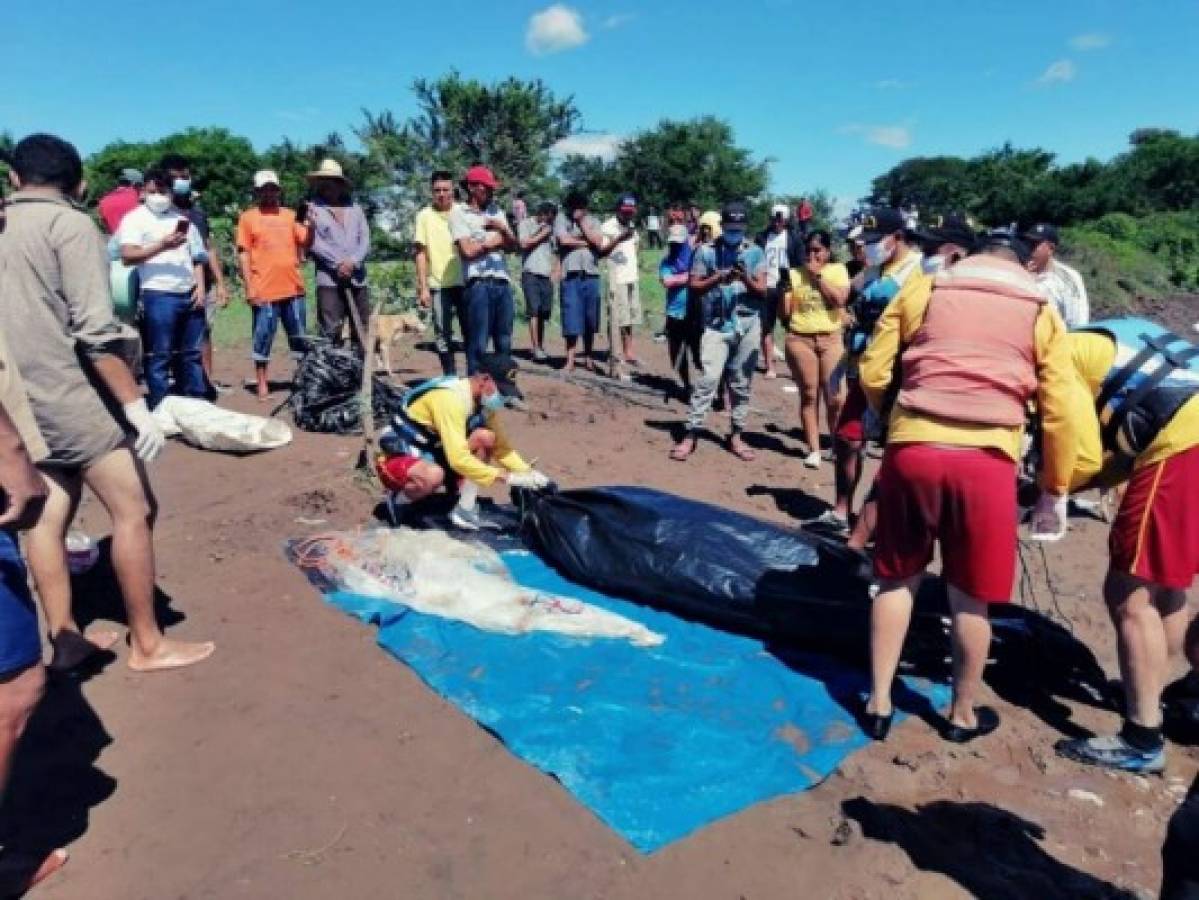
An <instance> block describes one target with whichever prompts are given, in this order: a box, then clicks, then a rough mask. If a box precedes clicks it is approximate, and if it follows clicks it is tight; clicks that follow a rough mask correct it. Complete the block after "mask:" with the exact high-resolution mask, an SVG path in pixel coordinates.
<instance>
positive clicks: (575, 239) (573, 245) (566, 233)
mask: <svg viewBox="0 0 1199 900" xmlns="http://www.w3.org/2000/svg"><path fill="white" fill-rule="evenodd" d="M554 240H555V241H557V242H558V246H559V247H564V248H566V249H567V250H578V249H579V248H580V247H589V246H591V245H590V244H588V243H587V239H586V238H583V237H580V236H579V235H575V234H571V233H570V225H569V223H567V222H566V221H565V219H564V218H563V219H560V220H559V221H557V222H555V223H554Z"/></svg>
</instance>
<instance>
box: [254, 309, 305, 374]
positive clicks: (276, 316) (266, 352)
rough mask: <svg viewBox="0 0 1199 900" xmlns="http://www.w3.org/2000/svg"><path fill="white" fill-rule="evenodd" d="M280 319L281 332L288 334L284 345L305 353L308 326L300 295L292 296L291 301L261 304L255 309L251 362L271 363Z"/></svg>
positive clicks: (294, 350) (293, 350) (294, 351)
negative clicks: (272, 349)
mask: <svg viewBox="0 0 1199 900" xmlns="http://www.w3.org/2000/svg"><path fill="white" fill-rule="evenodd" d="M280 319H282V320H283V330H284V332H286V333H287V346H289V347H290V348H291V350H292V352H293V353H304V352H305V351H306V350H307V349H308V337H307V333H308V325H307V323H306V320H305V315H304V297H303V295H301V296H299V297H292V298H291V299H290V300H276V301H275V302H274V303H263V304H261V305H260V306H255V307H254V347H253V350H252V351H251V353H250V357H251V359H253V360H254V362H256V363H265V362H270V359H271V345H272V344H273V343H275V333H276V332H277V331H278V330H279V321H280Z"/></svg>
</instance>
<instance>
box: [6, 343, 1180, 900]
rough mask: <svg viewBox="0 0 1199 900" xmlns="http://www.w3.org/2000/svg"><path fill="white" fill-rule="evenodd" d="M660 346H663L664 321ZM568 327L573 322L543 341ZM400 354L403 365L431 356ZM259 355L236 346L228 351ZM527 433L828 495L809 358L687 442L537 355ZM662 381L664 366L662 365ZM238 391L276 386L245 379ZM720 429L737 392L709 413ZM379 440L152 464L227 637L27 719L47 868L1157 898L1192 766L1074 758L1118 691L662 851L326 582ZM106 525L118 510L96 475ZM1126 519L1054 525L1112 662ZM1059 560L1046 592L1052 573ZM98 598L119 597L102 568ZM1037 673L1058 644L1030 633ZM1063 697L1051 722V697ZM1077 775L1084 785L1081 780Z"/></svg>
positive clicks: (660, 464) (645, 348)
mask: <svg viewBox="0 0 1199 900" xmlns="http://www.w3.org/2000/svg"><path fill="white" fill-rule="evenodd" d="M641 347H642V354H643V356H644V357H645V358H646V359H647V360H649V361H650V362H651V364H652V365H650V366H648V367H647V368H648V369H651V370H654V371H661V370H662V369H663V368H664V365H663V363H664V357H665V350H664V348H663V347H661V346H655V345H652V344H650V343H649V342H648V341H647V340H646V341H643V343H642V345H641ZM551 349H552V350H555V351H556V350H559V349H560V348H559V347H558V346H557V345H551ZM432 363H433V357H432V355H431V354H429V353H418V354H414V355H411V356H409V357H408V358H407V360H406V362H405V365H407V366H408V369H407V370H406V371H404V372H401V373H400V374H399V375H398V376H397V377H400V378H412V377H415V376H416V375H418V374H426V373H430V372H431V364H432ZM218 366H219V373H218V374H221V375H223V377H225V378H227V379H230V380H234V379H236V380H237V381H239V382H240V377H241V375H242V373H243V370H244V369H245V368H246V367H247V366H248V364H247V363H246V362H245V360H244V356H243V354H241V353H223V354H221V355H220V356H219V357H218ZM527 368H528V369H529V370H530V374H529V375H527V376H526V377H525V378H524V384H525V387H526V392H527V394H528V395H529V406H530V411H529V412H527V413H510V414H508V419H509V421H510V428H511V431H512V432H513V435H514V437H515V438H516V441H517V443H518V445H519V446H520V447H521V448H522V449H523V450H525V451H526V453H527V455H528V456H530V457H537V458H539V460H540V465H541V466H542V467H543V468H544V469H545V470H546V471H547V472H549V473H551V475H552V476H553V477H555V478H556V479H558V480H559V481H560V482H561V483H562V484H563V485H564V486H578V485H587V484H648V485H653V486H655V487H658V488H661V489H665V490H670V491H675V492H678V493H681V494H686V495H689V496H693V497H697V498H700V499H703V500H707V501H711V502H715V503H719V504H722V505H726V506H729V507H734V508H737V509H740V510H742V511H745V512H748V513H752V514H755V515H758V516H762V517H764V518H767V519H770V520H773V521H777V522H781V523H792V524H794V523H795V522H796V520H797V518H801V517H807V516H810V515H814V514H816V513H818V512H819V511H820V510H821V509H823V508H824V507H825V502H826V501H827V500H828V499H829V498H831V495H832V485H831V480H832V474H831V468H830V467H829V466H828V465H825V466H824V467H823V468H822V469H821V470H819V471H818V472H815V473H813V472H810V471H808V470H806V469H804V468H802V466H801V465H800V462H799V447H800V444H799V441H798V438H797V433H796V432H795V431H794V426H795V425H796V415H795V403H796V396H795V394H794V393H788V392H787V390H786V389H787V388H788V387H789V386H791V382H790V380H789V379H787V378H780V379H778V380H776V381H765V380H761V379H759V380H757V381H756V382H755V400H754V403H755V406H756V407H757V408H759V409H760V410H761V412H760V413H758V414H757V415H755V416H754V417H753V419H752V420H751V422H752V427H753V429H754V443H755V444H756V446H757V447H758V449H759V451H760V452H759V456H758V460H757V461H756V462H754V463H750V464H746V463H742V462H739V461H737V460H736V459H735V458H734V457H732V456H731V455H729V454H728V453H726V452H725V450H724V449H723V448H722V447H721V446H720V445H719V444H717V443H715V442H712V441H709V442H705V443H702V444H701V446H700V449H699V451H698V453H697V454H696V455H695V456H694V457H693V458H692V459H691V461H689V462H688V463H686V464H679V463H676V462H671V461H669V460H668V459H667V451H668V450H669V448H670V446H671V429H672V427H673V426H675V425H676V423H678V422H679V421H680V418H681V416H682V413H683V408H682V406H681V405H680V404H678V403H677V402H671V403H665V402H663V400H662V399H661V396H660V395H655V394H652V393H651V394H634V395H632V397H631V399H632V400H634V401H636V402H635V403H630V402H626V401H625V400H622V399H621V398H619V397H616V396H611V395H609V394H605V393H603V392H600V391H598V390H596V389H594V388H585V387H581V386H578V385H576V384H568V383H566V382H564V381H561V380H558V379H555V378H551V377H544V376H542V375H536V374H533V372H547V371H550V370H547V369H545V368H544V367H540V366H534V365H532V364H529V365H528V366H527ZM641 381H642V383H643V384H648V385H650V386H655V385H658V384H660V382H661V379H660V378H659V377H658V376H653V375H649V374H647V375H645V376H643V377H642V379H641ZM227 403H228V405H230V406H232V407H234V408H238V409H243V410H249V411H254V410H257V409H258V407H257V405H256V403H255V401H254V400H253V399H252V398H251V397H250V396H249V395H248V394H244V393H240V392H239V393H238V394H237V395H236V396H232V397H230V398H228V400H227ZM710 424H711V426H713V429H714V430H716V431H718V432H719V431H721V430H723V429H724V428H725V427H726V424H727V417H726V416H724V415H722V414H713V416H712V417H711V419H710ZM357 448H358V441H357V439H353V438H338V437H330V436H324V435H311V434H305V433H297V434H296V439H295V442H294V443H293V444H292V445H291V446H290V447H288V448H285V449H282V450H277V451H272V452H269V453H266V454H263V455H260V456H256V457H251V458H243V459H235V458H231V457H226V456H221V455H218V454H211V453H203V452H200V451H197V450H193V449H190V448H188V447H185V446H182V445H178V444H172V446H171V447H170V448H169V449H168V451H167V453H166V454H165V455H164V457H163V459H162V460H161V461H159V462H158V463H157V464H156V465H155V467H154V470H153V480H154V484H155V487H156V489H157V491H158V495H159V498H160V500H161V507H162V514H161V520H160V523H159V527H158V532H157V535H158V537H157V548H158V572H159V584H160V586H161V590H162V598H161V599H162V601H163V610H164V616H165V621H167V622H168V623H170V624H171V628H170V630H171V633H172V634H176V635H179V636H181V637H192V638H212V639H215V640H216V642H217V653H216V655H215V657H214V658H213V659H212V660H211V661H210V662H208V663H206V664H204V665H202V666H200V667H197V668H195V669H193V670H188V671H183V672H177V673H170V674H160V675H152V676H138V675H134V674H132V673H130V672H129V671H128V669H127V668H126V667H125V659H124V657H125V655H126V654H125V651H124V649H122V651H121V652H120V653H119V654H118V658H117V659H116V660H115V661H114V662H113V663H112V664H111V665H109V666H108V667H107V668H106V669H105V670H104V671H103V672H101V673H100V674H99V675H98V676H97V677H95V678H93V679H91V680H90V681H88V682H87V683H85V684H83V685H82V686H81V687H80V686H74V685H58V686H56V687H54V688H53V689H52V690H51V692H50V693H49V694H48V696H47V698H46V700H45V701H44V703H43V705H42V707H41V708H40V710H39V712H38V713H37V715H36V717H35V720H34V722H33V724H32V726H31V729H30V733H29V739H28V740H27V742H26V744H25V745H24V747H23V751H22V754H21V758H20V761H19V765H18V770H17V773H16V778H15V786H14V789H13V791H12V792H11V795H10V798H9V802H8V805H7V807H6V810H5V818H4V825H5V826H6V828H7V829H9V830H10V832H11V830H12V829H15V828H19V829H20V830H21V831H22V832H23V834H24V837H25V838H26V839H27V840H41V841H46V842H51V841H55V842H65V843H69V844H70V846H71V850H72V854H73V857H72V860H71V862H70V864H69V865H68V866H67V868H66V869H65V870H63V872H62V873H61V874H60V875H58V876H56V878H55V879H54V880H53V882H52V883H50V884H48V885H47V886H46V887H45V888H43V889H41V890H40V891H38V892H36V896H38V897H43V898H46V900H106V898H126V900H138V898H154V900H164V898H189V900H191V898H196V900H198V898H222V900H233V898H261V897H268V896H269V897H287V898H295V900H304V898H330V897H337V898H376V897H406V898H508V897H511V898H543V897H544V898H658V897H689V898H691V897H693V898H728V900H738V898H752V900H758V898H782V897H830V898H887V900H900V898H917V897H919V898H940V897H960V896H970V895H976V896H980V897H988V898H1006V897H1013V898H1014V897H1038V898H1051V897H1107V896H1113V897H1125V896H1138V897H1141V896H1150V895H1151V894H1152V893H1155V889H1156V885H1157V883H1158V879H1159V867H1160V864H1159V848H1160V845H1161V842H1162V837H1163V833H1164V829H1165V824H1166V821H1167V819H1168V817H1169V816H1170V814H1171V813H1172V811H1173V810H1174V808H1175V807H1176V805H1177V803H1178V801H1179V799H1180V798H1181V797H1182V796H1183V795H1184V794H1185V792H1186V789H1187V787H1188V786H1189V785H1190V783H1191V781H1192V778H1193V777H1194V776H1195V774H1196V769H1197V763H1196V756H1195V752H1194V751H1193V750H1191V749H1188V748H1184V747H1175V746H1171V748H1170V762H1169V770H1168V773H1167V776H1166V777H1164V778H1149V779H1145V778H1137V777H1129V776H1116V775H1111V774H1105V773H1103V772H1098V771H1094V770H1087V769H1084V768H1081V767H1079V766H1076V765H1074V764H1072V763H1068V762H1065V761H1063V760H1059V759H1058V758H1056V757H1055V756H1054V753H1053V750H1052V745H1053V742H1054V741H1055V740H1057V739H1058V738H1060V737H1062V736H1063V735H1074V734H1077V733H1080V731H1079V729H1092V730H1110V729H1112V728H1113V727H1115V726H1116V724H1117V719H1116V716H1115V714H1114V713H1111V712H1107V711H1102V710H1097V709H1094V708H1090V707H1087V706H1082V705H1077V704H1073V703H1066V704H1065V705H1062V706H1052V707H1051V708H1050V709H1049V710H1048V711H1047V710H1046V709H1043V708H1042V709H1039V714H1037V713H1034V712H1032V711H1030V710H1029V709H1026V708H1022V707H1020V706H1015V705H1012V704H1010V703H1007V702H1004V701H1002V700H998V699H997V700H996V701H995V705H996V706H997V708H998V709H999V711H1000V713H1001V715H1002V716H1003V725H1002V727H1001V730H1000V731H999V732H998V733H997V734H996V735H995V736H993V737H990V738H988V739H985V740H983V741H980V742H978V743H977V744H976V745H971V746H969V747H964V748H963V747H954V746H951V745H948V744H946V743H944V742H942V741H941V740H940V739H939V738H938V737H937V735H936V734H935V733H934V732H933V730H932V729H931V728H930V726H929V725H928V724H926V723H925V722H922V721H920V720H918V719H915V718H912V719H909V720H908V721H906V722H905V723H904V724H903V725H902V726H899V727H898V728H897V729H896V731H895V732H894V733H893V735H892V737H891V739H890V740H889V741H887V742H886V743H885V744H881V745H874V746H871V747H869V748H867V749H865V750H863V751H861V752H859V753H857V754H855V755H854V756H852V757H850V758H849V759H847V760H846V762H845V764H844V765H843V766H842V768H841V769H840V771H839V772H837V773H836V774H834V775H833V776H832V777H831V778H829V779H828V780H827V781H826V782H825V783H824V784H822V785H820V786H819V787H817V788H815V789H813V790H811V791H808V792H806V793H801V794H794V795H790V796H784V797H779V798H777V799H775V800H773V801H771V802H767V803H763V804H760V805H758V806H755V807H753V808H750V809H747V810H744V811H743V812H741V813H740V814H738V815H735V816H732V817H729V818H727V819H725V820H722V821H719V822H717V823H715V824H713V825H711V826H710V827H708V828H705V829H703V830H701V831H700V832H698V833H696V834H694V835H692V836H691V837H689V838H687V839H685V840H682V841H679V842H677V843H675V844H673V845H670V846H668V847H666V848H665V849H663V850H661V851H659V852H658V853H656V854H654V855H652V856H641V855H639V854H637V853H636V852H635V851H633V850H632V849H631V848H630V847H629V846H627V845H626V844H625V843H624V842H623V841H622V840H621V839H620V838H619V837H618V836H617V835H616V834H614V833H613V832H611V831H609V830H608V829H607V828H606V827H605V826H604V825H602V824H601V823H600V822H599V821H598V820H597V819H595V818H593V817H592V815H591V814H590V813H589V812H588V811H587V810H586V809H585V808H584V807H583V806H582V805H580V804H578V803H576V802H575V801H574V800H573V799H572V797H571V796H570V795H569V794H568V793H567V792H566V791H565V790H564V789H563V788H562V787H561V786H560V785H559V784H558V783H557V782H555V781H554V780H552V779H550V778H547V777H546V776H544V775H542V774H540V773H539V772H537V771H535V770H534V769H533V768H531V767H530V766H527V765H525V764H524V763H522V762H521V761H520V760H519V759H517V758H516V757H515V756H513V755H512V754H510V753H509V752H508V751H507V750H506V749H505V748H504V747H503V745H502V744H500V743H499V742H498V741H497V740H496V739H495V738H494V737H493V736H492V735H491V734H489V733H487V732H486V731H484V730H483V729H481V728H479V727H478V726H476V725H475V724H474V723H473V722H472V721H471V720H469V719H468V718H467V717H466V716H465V715H463V714H462V713H461V712H459V711H458V710H457V709H456V708H454V707H453V706H451V705H449V704H447V703H446V702H445V701H443V700H441V699H440V698H439V697H437V696H436V695H435V694H434V693H433V692H432V691H430V690H429V689H427V688H426V687H424V686H423V685H422V684H421V683H420V681H419V680H418V679H417V678H416V676H415V675H414V674H413V673H412V672H411V671H409V670H408V669H407V668H405V667H404V666H403V665H401V664H399V663H398V662H396V661H395V660H393V659H392V658H391V657H389V656H388V655H386V654H385V653H384V652H383V651H382V650H381V649H379V648H378V647H377V646H376V645H375V632H374V630H373V629H371V628H368V627H366V626H364V625H361V624H359V623H358V622H356V621H353V620H351V619H350V618H349V617H347V616H345V615H344V614H342V613H340V612H338V611H337V610H334V609H332V608H331V607H329V606H326V605H325V604H324V603H322V602H321V600H320V598H319V597H318V596H317V594H316V592H315V591H314V590H313V589H312V588H311V587H310V586H309V585H308V584H307V582H306V581H305V579H304V578H303V577H302V575H301V574H300V573H299V572H298V571H297V570H295V569H294V568H292V567H291V566H290V565H289V564H288V563H287V561H286V560H285V559H284V557H283V553H282V543H283V541H284V540H285V539H287V538H289V537H295V536H303V535H305V534H309V533H312V532H313V531H314V530H317V529H325V528H329V527H353V526H356V525H359V524H361V523H363V522H365V521H367V519H368V517H369V516H370V515H371V511H372V508H373V506H374V503H375V498H373V497H372V496H370V495H369V494H367V493H364V492H363V491H362V490H361V489H360V488H359V487H357V486H356V485H355V484H354V482H353V479H352V477H351V464H352V459H353V457H354V456H355V454H356V452H357ZM82 522H83V524H84V526H85V527H86V528H87V530H89V532H90V533H92V534H93V535H96V536H100V535H103V534H105V533H106V529H107V523H106V521H105V519H104V516H103V515H102V513H101V511H100V510H99V509H98V507H97V505H96V504H94V503H92V504H89V505H87V506H86V507H85V509H84V511H83V516H82ZM1105 531H1106V529H1105V526H1103V525H1102V523H1099V522H1096V521H1090V520H1087V519H1075V520H1074V522H1073V526H1072V530H1071V534H1070V535H1069V539H1068V540H1067V541H1065V542H1063V543H1061V544H1058V545H1055V546H1053V547H1052V548H1051V549H1050V550H1049V552H1048V557H1047V558H1048V560H1049V565H1050V568H1051V571H1052V580H1053V584H1054V589H1055V591H1056V593H1057V595H1058V601H1059V604H1060V609H1061V611H1062V613H1064V615H1065V616H1066V617H1067V618H1068V619H1069V621H1070V624H1071V626H1072V627H1073V628H1074V630H1075V633H1076V634H1077V636H1078V637H1079V638H1081V639H1082V640H1084V641H1086V642H1087V643H1088V644H1090V645H1091V646H1092V647H1093V648H1094V649H1095V651H1096V653H1097V654H1098V656H1099V658H1100V660H1101V661H1102V662H1103V664H1104V666H1105V667H1106V668H1107V669H1108V671H1109V672H1111V673H1112V674H1114V673H1115V665H1114V653H1113V647H1114V641H1113V635H1112V631H1111V627H1110V625H1109V624H1108V622H1107V619H1106V615H1105V612H1104V610H1103V607H1102V603H1101V600H1100V597H1099V586H1100V581H1101V578H1102V573H1103V569H1104V565H1105V552H1104V547H1105V544H1104V540H1105ZM1038 566H1039V563H1037V564H1034V566H1033V571H1034V573H1037V574H1038V579H1039V580H1038V583H1037V586H1036V587H1037V595H1038V602H1040V603H1042V604H1045V605H1047V604H1048V598H1049V597H1050V592H1049V590H1048V587H1047V586H1046V584H1045V583H1044V580H1043V577H1042V576H1041V575H1040V573H1041V569H1040V568H1039V567H1038ZM80 587H81V591H80V593H81V594H85V595H86V596H87V597H88V598H89V603H88V608H87V609H86V610H84V611H83V612H84V613H85V614H84V620H85V621H89V620H92V619H94V618H96V617H99V618H105V619H118V618H119V612H118V611H117V610H115V609H114V607H113V602H112V598H113V588H112V585H111V582H110V581H109V580H108V578H107V576H106V574H105V573H104V572H103V571H97V572H94V573H92V574H91V575H89V576H88V577H87V578H86V579H85V580H84V582H83V583H82V584H81V586H80ZM1028 666H1029V670H1030V673H1032V674H1033V676H1034V677H1035V673H1036V671H1037V666H1038V662H1037V660H1035V659H1030V660H1028ZM1051 723H1054V724H1051ZM1072 792H1073V793H1072Z"/></svg>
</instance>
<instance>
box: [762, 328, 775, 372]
mask: <svg viewBox="0 0 1199 900" xmlns="http://www.w3.org/2000/svg"><path fill="white" fill-rule="evenodd" d="M762 359H763V360H765V361H766V374H767V375H769V374H771V373H772V372H773V371H774V332H772V331H767V332H766V333H764V334H763V335H762Z"/></svg>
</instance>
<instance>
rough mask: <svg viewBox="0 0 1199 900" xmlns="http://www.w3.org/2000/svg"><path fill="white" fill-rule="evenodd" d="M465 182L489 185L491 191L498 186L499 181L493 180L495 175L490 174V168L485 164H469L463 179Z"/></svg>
mask: <svg viewBox="0 0 1199 900" xmlns="http://www.w3.org/2000/svg"><path fill="white" fill-rule="evenodd" d="M463 181H465V182H466V183H467V184H481V185H483V186H484V187H489V188H491V189H492V190H493V191H494V190H495V189H496V188H498V187H499V186H500V183H499V182H498V181H496V180H495V176H494V175H493V174H491V169H489V168H487V166H471V167H470V168H469V169H467V170H466V177H465V178H464V179H463Z"/></svg>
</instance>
